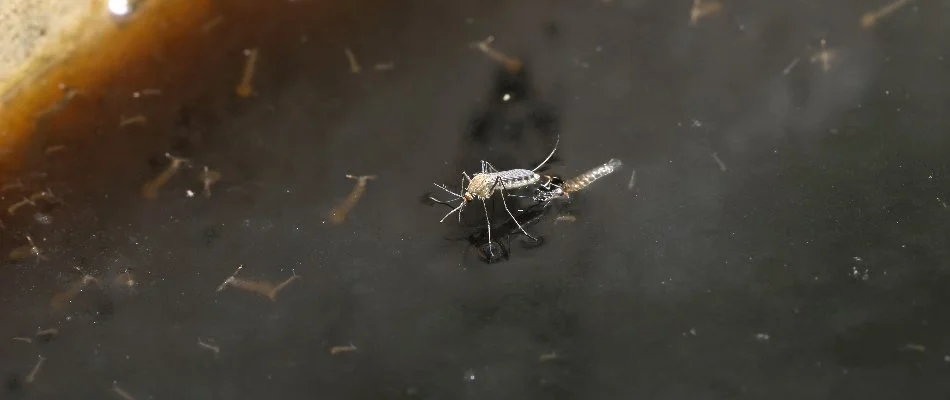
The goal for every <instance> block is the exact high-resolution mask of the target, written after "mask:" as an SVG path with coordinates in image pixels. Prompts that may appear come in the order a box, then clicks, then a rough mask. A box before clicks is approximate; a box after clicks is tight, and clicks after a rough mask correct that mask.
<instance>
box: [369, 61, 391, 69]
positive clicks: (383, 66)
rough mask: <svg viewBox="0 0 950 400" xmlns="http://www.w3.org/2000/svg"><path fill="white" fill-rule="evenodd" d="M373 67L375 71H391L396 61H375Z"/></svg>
mask: <svg viewBox="0 0 950 400" xmlns="http://www.w3.org/2000/svg"><path fill="white" fill-rule="evenodd" d="M373 68H374V69H375V70H377V71H392V70H393V69H395V68H396V63H394V62H392V61H390V62H387V63H377V64H376V65H374V66H373Z"/></svg>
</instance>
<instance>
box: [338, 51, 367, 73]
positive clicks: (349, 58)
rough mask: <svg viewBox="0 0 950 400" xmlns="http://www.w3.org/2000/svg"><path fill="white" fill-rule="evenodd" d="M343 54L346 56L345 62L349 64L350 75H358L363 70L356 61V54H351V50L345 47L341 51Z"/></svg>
mask: <svg viewBox="0 0 950 400" xmlns="http://www.w3.org/2000/svg"><path fill="white" fill-rule="evenodd" d="M343 54H344V55H346V62H348V63H349V64H350V72H351V73H354V74H358V73H360V71H362V70H363V67H361V66H360V62H359V61H357V60H356V54H353V50H350V48H349V47H347V48H345V49H343Z"/></svg>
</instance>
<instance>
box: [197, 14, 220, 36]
mask: <svg viewBox="0 0 950 400" xmlns="http://www.w3.org/2000/svg"><path fill="white" fill-rule="evenodd" d="M222 22H224V16H223V15H218V16H216V17H214V18H212V19H211V20H209V21H208V22H205V23H204V25H201V33H202V34H208V32H211V31H212V30H213V29H214V28H216V27H218V25H221V23H222Z"/></svg>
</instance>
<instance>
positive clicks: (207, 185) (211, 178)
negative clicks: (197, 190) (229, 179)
mask: <svg viewBox="0 0 950 400" xmlns="http://www.w3.org/2000/svg"><path fill="white" fill-rule="evenodd" d="M199 180H200V181H201V184H202V185H203V189H202V193H203V194H204V196H205V197H206V198H209V199H210V198H211V185H214V184H215V183H217V182H218V181H219V180H221V173H220V172H218V171H215V170H213V169H208V166H207V165H206V166H205V168H204V171H202V172H201V174H200V175H199Z"/></svg>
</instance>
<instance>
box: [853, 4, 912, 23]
mask: <svg viewBox="0 0 950 400" xmlns="http://www.w3.org/2000/svg"><path fill="white" fill-rule="evenodd" d="M910 2H911V0H896V1H894V2H893V3H890V4H888V5H886V6H884V7H881V8H879V9H877V10H874V11H869V12H866V13H864V15H862V16H861V27H862V28H864V29H871V28H872V27H874V24H876V23H877V20H879V19H881V18H884V17H886V16H888V15H890V14H891V13H893V12H895V11H897V10H899V9H900V8H901V7H903V6H905V5H907V3H910Z"/></svg>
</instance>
